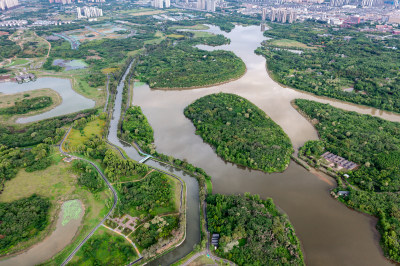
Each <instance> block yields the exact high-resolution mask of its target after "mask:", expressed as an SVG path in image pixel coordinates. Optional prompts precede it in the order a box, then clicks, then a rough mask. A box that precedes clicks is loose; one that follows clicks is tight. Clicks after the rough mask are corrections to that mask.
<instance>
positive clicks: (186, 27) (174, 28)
mask: <svg viewBox="0 0 400 266" xmlns="http://www.w3.org/2000/svg"><path fill="white" fill-rule="evenodd" d="M209 28H210V27H208V26H207V25H203V24H197V25H194V26H173V27H170V28H169V29H171V30H177V29H189V30H208V29H209Z"/></svg>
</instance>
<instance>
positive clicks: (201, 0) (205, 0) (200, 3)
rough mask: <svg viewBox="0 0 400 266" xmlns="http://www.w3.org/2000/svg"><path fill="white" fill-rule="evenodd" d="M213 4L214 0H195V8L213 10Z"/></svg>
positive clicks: (214, 4)
mask: <svg viewBox="0 0 400 266" xmlns="http://www.w3.org/2000/svg"><path fill="white" fill-rule="evenodd" d="M215 6H216V3H215V0H197V9H201V10H207V11H210V12H214V11H215Z"/></svg>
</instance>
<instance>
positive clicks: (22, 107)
mask: <svg viewBox="0 0 400 266" xmlns="http://www.w3.org/2000/svg"><path fill="white" fill-rule="evenodd" d="M52 104H53V100H52V99H51V97H48V96H42V97H34V98H31V99H23V100H21V101H16V102H15V103H14V106H10V107H6V108H0V114H4V115H14V114H26V113H29V112H31V111H35V110H40V109H43V108H46V107H49V106H50V105H52Z"/></svg>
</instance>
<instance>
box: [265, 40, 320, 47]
mask: <svg viewBox="0 0 400 266" xmlns="http://www.w3.org/2000/svg"><path fill="white" fill-rule="evenodd" d="M268 43H269V44H270V45H276V46H281V47H293V48H303V49H317V48H316V47H311V46H308V45H306V44H304V43H301V42H298V41H294V40H287V39H278V40H270V41H269V42H268Z"/></svg>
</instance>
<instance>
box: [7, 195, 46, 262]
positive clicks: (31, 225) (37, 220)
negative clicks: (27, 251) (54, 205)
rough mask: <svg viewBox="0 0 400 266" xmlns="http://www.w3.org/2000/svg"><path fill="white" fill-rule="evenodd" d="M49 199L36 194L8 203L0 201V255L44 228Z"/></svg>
mask: <svg viewBox="0 0 400 266" xmlns="http://www.w3.org/2000/svg"><path fill="white" fill-rule="evenodd" d="M49 208H50V201H49V199H47V198H44V197H42V196H38V195H32V196H30V197H29V198H24V199H20V200H16V201H13V202H9V203H4V202H0V255H5V254H7V251H8V249H10V248H11V247H13V246H14V245H17V244H18V243H21V242H23V241H26V240H28V239H30V238H32V237H33V236H35V235H37V234H38V233H39V232H40V231H42V230H44V229H45V228H46V226H47V224H48V218H47V215H48V213H49Z"/></svg>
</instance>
